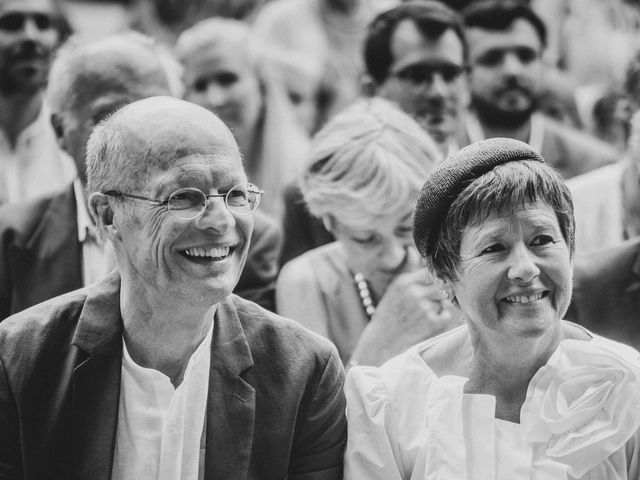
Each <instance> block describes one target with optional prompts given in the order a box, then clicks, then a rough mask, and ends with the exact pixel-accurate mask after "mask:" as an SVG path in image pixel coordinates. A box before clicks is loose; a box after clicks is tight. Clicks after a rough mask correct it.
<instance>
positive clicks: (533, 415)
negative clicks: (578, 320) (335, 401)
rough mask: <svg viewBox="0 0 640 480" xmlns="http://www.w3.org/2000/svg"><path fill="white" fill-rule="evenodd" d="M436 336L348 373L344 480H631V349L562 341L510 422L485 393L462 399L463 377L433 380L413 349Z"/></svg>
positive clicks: (636, 432)
mask: <svg viewBox="0 0 640 480" xmlns="http://www.w3.org/2000/svg"><path fill="white" fill-rule="evenodd" d="M460 328H465V327H460ZM448 334H450V332H449V333H445V334H444V335H448ZM439 338H442V336H441V337H436V338H434V339H431V340H428V341H426V342H424V343H422V344H419V345H416V346H415V347H413V348H412V349H410V350H408V351H407V352H406V353H404V354H402V355H400V356H398V357H396V358H394V359H392V360H390V361H389V362H387V363H386V364H385V365H383V366H382V367H380V368H374V367H354V368H352V369H351V370H350V371H349V375H348V378H347V383H346V394H347V415H348V421H349V437H348V443H347V451H346V454H345V477H344V478H345V479H346V480H365V479H367V480H368V479H381V480H382V479H384V480H399V479H403V480H494V479H495V480H525V479H526V480H565V479H567V480H568V479H581V480H622V479H632V480H638V479H640V449H639V448H638V444H639V441H640V353H638V352H637V351H636V350H634V349H632V348H631V347H628V346H626V345H623V344H620V343H617V342H614V341H611V340H607V339H605V338H602V337H598V336H593V338H592V340H590V341H588V342H586V341H579V340H563V341H562V342H561V343H560V345H559V346H558V348H557V349H556V351H555V352H554V353H553V355H552V356H551V357H550V358H549V361H548V362H547V364H546V365H545V366H543V367H542V368H541V369H540V370H538V372H537V373H536V374H535V375H534V376H533V378H532V379H531V382H530V383H529V387H528V390H527V396H526V399H525V402H524V405H523V406H522V410H521V415H520V422H521V423H519V424H517V423H512V422H508V421H505V420H500V419H496V418H495V397H494V396H492V395H480V394H465V393H464V392H463V388H464V384H465V382H466V381H467V379H466V378H464V377H459V376H453V375H446V376H442V377H437V376H436V375H435V373H434V372H433V371H432V370H431V369H430V368H429V367H428V366H427V364H426V363H425V362H424V360H423V359H422V357H421V353H422V352H423V351H424V350H426V349H428V348H429V347H430V346H431V345H433V344H434V342H437V341H438V339H439Z"/></svg>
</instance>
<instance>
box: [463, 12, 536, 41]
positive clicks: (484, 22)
mask: <svg viewBox="0 0 640 480" xmlns="http://www.w3.org/2000/svg"><path fill="white" fill-rule="evenodd" d="M462 17H463V19H464V25H465V27H466V28H473V27H478V28H482V29H485V30H495V31H501V30H507V29H508V28H509V27H510V26H511V24H512V23H513V22H515V21H516V20H518V19H523V20H526V21H528V22H529V23H530V24H531V25H532V26H533V28H534V30H535V31H536V33H537V34H538V37H539V38H540V44H541V45H542V48H545V47H546V46H547V27H546V26H545V24H544V22H543V21H542V19H541V18H540V17H539V16H538V14H537V13H536V12H534V11H533V9H532V8H531V7H530V6H529V5H528V3H526V2H524V1H522V0H479V1H478V2H473V3H471V5H469V6H468V7H467V8H465V9H464V10H463V11H462Z"/></svg>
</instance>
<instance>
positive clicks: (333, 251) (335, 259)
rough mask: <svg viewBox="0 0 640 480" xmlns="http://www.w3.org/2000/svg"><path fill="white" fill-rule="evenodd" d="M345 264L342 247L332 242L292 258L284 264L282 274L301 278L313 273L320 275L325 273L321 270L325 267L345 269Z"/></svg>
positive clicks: (315, 275) (316, 275)
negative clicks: (321, 272)
mask: <svg viewBox="0 0 640 480" xmlns="http://www.w3.org/2000/svg"><path fill="white" fill-rule="evenodd" d="M345 265H346V259H345V255H344V252H343V250H342V247H341V246H340V244H339V243H338V242H331V243H327V244H325V245H321V246H319V247H316V248H312V249H311V250H307V251H306V252H304V253H303V254H301V255H299V256H297V257H295V258H292V259H291V260H289V261H288V262H287V263H285V264H284V265H283V267H282V269H281V271H280V276H284V277H289V276H291V277H294V278H301V277H309V276H310V275H312V276H313V277H320V276H322V275H324V273H323V274H322V275H321V274H320V273H319V272H320V271H323V270H325V269H329V270H336V269H337V270H343V269H344V268H346V267H345ZM340 267H344V268H340ZM318 269H320V270H318Z"/></svg>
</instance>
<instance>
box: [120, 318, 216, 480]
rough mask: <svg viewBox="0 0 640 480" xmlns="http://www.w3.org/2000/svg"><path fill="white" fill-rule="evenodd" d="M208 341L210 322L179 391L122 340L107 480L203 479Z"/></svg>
mask: <svg viewBox="0 0 640 480" xmlns="http://www.w3.org/2000/svg"><path fill="white" fill-rule="evenodd" d="M209 314H211V313H209ZM212 336H213V320H212V322H211V327H210V328H209V332H208V333H207V335H206V337H205V338H204V340H203V341H202V343H200V345H199V346H198V348H197V349H196V351H195V352H194V353H193V355H192V356H191V358H190V359H189V363H188V364H187V368H186V370H185V373H184V379H183V380H182V383H181V384H180V385H179V386H178V388H174V386H173V384H172V383H171V381H170V379H169V377H167V376H166V375H165V374H163V373H161V372H159V371H157V370H154V369H152V368H144V367H141V366H140V365H138V364H137V363H135V362H134V361H133V359H132V358H131V356H130V355H129V352H128V351H127V347H126V344H125V342H124V338H123V340H122V378H121V380H120V408H119V411H118V429H117V431H116V446H115V452H114V457H113V471H112V474H111V479H112V480H132V479H135V480H178V479H180V480H199V479H203V478H204V459H205V454H204V453H205V442H204V440H205V435H204V432H205V418H206V408H207V396H208V391H209V366H210V361H211V338H212Z"/></svg>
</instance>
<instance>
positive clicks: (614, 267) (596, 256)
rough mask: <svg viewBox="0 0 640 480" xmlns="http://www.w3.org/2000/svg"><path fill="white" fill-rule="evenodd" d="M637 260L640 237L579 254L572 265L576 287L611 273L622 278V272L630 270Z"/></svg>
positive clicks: (639, 255)
mask: <svg viewBox="0 0 640 480" xmlns="http://www.w3.org/2000/svg"><path fill="white" fill-rule="evenodd" d="M637 262H640V237H637V238H633V239H631V240H627V241H625V242H622V243H620V244H619V245H615V246H613V247H609V248H605V249H603V250H598V251H595V252H592V253H589V254H587V255H584V256H579V257H577V258H576V260H575V265H574V272H575V281H576V287H577V288H582V287H583V286H584V283H585V282H589V281H591V280H602V279H606V278H608V277H609V276H611V275H614V276H616V277H618V278H620V279H622V277H623V272H625V271H629V272H630V271H631V269H632V268H633V266H634V265H635V264H636V263H637Z"/></svg>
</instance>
